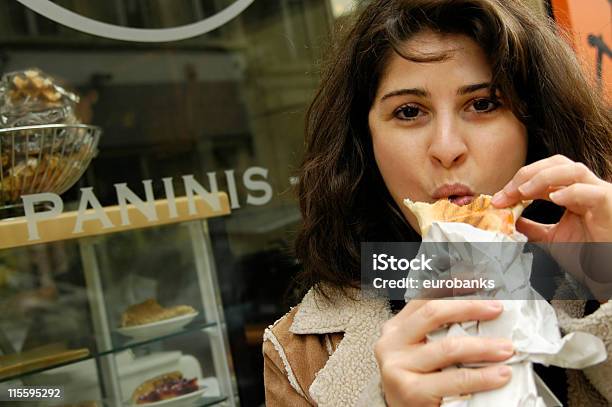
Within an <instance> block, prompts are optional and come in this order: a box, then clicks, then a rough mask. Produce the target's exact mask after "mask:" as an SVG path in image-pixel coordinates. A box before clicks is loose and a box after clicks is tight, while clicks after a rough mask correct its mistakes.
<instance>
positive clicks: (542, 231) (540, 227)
mask: <svg viewBox="0 0 612 407" xmlns="http://www.w3.org/2000/svg"><path fill="white" fill-rule="evenodd" d="M553 227H554V225H546V224H543V223H538V222H534V221H532V220H530V219H527V218H524V217H520V218H519V219H518V221H517V222H516V229H517V230H518V231H519V232H521V233H522V234H524V235H525V236H527V238H528V239H529V241H530V242H547V241H548V240H549V238H548V237H549V235H550V231H551V230H552V228H553Z"/></svg>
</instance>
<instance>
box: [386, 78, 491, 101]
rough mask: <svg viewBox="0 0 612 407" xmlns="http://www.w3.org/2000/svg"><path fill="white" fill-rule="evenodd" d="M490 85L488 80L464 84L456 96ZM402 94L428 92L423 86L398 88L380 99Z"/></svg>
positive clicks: (424, 93)
mask: <svg viewBox="0 0 612 407" xmlns="http://www.w3.org/2000/svg"><path fill="white" fill-rule="evenodd" d="M490 87H491V83H490V82H481V83H474V84H472V85H466V86H462V87H460V88H459V89H458V90H457V96H463V95H467V94H470V93H474V92H476V91H478V90H480V89H488V88H490ZM404 95H414V96H419V97H427V96H429V92H427V91H426V90H425V89H423V88H406V89H398V90H394V91H392V92H389V93H387V94H386V95H384V96H383V97H382V98H380V101H381V102H382V101H384V100H385V99H388V98H391V97H395V96H404Z"/></svg>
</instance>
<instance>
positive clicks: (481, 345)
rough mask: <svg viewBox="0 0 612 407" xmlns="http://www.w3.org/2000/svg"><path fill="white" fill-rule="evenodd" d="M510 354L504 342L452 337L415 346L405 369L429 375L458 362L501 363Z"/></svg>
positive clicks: (512, 352) (500, 340)
mask: <svg viewBox="0 0 612 407" xmlns="http://www.w3.org/2000/svg"><path fill="white" fill-rule="evenodd" d="M513 354H514V347H513V346H512V342H511V341H510V340H508V339H494V338H478V337H473V336H454V337H447V338H444V339H441V340H439V341H433V342H427V343H426V344H425V345H418V346H415V347H414V348H413V349H412V350H411V352H410V357H409V358H406V368H407V369H408V370H410V371H413V372H420V373H429V372H433V371H435V370H439V369H442V368H445V367H447V366H451V365H455V364H458V363H480V362H502V361H504V360H506V359H508V358H509V357H510V356H512V355H513Z"/></svg>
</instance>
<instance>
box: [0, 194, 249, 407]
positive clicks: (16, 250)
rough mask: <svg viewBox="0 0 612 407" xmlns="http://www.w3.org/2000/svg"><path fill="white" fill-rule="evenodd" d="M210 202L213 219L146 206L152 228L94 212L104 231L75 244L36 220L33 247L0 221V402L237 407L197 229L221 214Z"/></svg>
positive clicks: (66, 217)
mask: <svg viewBox="0 0 612 407" xmlns="http://www.w3.org/2000/svg"><path fill="white" fill-rule="evenodd" d="M215 195H216V198H217V199H218V202H220V203H221V207H220V208H214V209H213V207H212V206H211V204H210V203H209V201H205V200H203V199H201V198H200V197H196V198H193V200H192V201H191V202H189V200H188V199H187V198H176V199H173V200H172V203H171V204H169V202H168V201H167V200H157V201H155V202H154V205H153V206H154V207H155V213H156V217H155V219H153V220H152V219H151V218H150V217H147V216H145V215H146V213H145V211H143V210H142V206H140V207H137V206H135V205H133V204H129V205H124V206H123V207H119V206H111V207H104V208H102V211H103V212H104V215H105V216H106V218H107V219H108V220H110V222H111V223H112V225H113V227H108V225H107V227H106V228H105V227H103V222H100V221H99V220H96V219H90V220H88V221H85V222H82V226H83V227H82V231H80V232H79V233H73V230H74V225H75V222H76V221H77V217H78V216H79V214H78V212H77V211H74V212H64V213H62V214H60V215H58V216H55V217H48V218H45V219H42V218H41V219H40V220H38V222H37V224H36V225H35V227H37V230H38V234H39V239H36V240H29V239H30V237H31V235H30V234H29V232H31V229H29V228H31V227H32V224H29V225H28V219H26V218H24V217H19V218H11V219H4V220H1V221H0V391H3V392H6V390H7V389H9V388H19V387H23V386H48V387H61V388H62V389H63V398H62V400H57V401H29V402H19V405H21V406H28V405H32V406H47V405H49V406H75V405H79V406H100V407H102V406H109V407H119V406H122V407H124V406H132V405H139V406H151V407H157V406H160V407H161V406H163V407H179V406H180V407H196V406H198V407H199V406H212V405H220V406H235V405H238V403H239V402H238V396H237V385H236V379H235V374H234V371H233V365H232V359H231V354H230V352H229V345H228V337H227V329H226V324H225V317H224V314H223V307H222V303H221V297H220V291H219V286H218V282H217V275H216V271H215V270H216V269H215V259H214V257H213V251H212V245H211V240H210V234H209V230H208V223H207V219H209V218H211V217H216V216H224V215H228V214H229V213H230V207H229V200H228V197H227V195H226V194H225V193H223V192H220V193H216V194H215ZM88 211H90V212H92V213H93V211H94V210H93V209H89V210H88ZM82 215H83V213H81V216H82ZM126 219H129V222H125V220H126ZM30 222H32V220H31V219H30ZM0 403H2V402H0Z"/></svg>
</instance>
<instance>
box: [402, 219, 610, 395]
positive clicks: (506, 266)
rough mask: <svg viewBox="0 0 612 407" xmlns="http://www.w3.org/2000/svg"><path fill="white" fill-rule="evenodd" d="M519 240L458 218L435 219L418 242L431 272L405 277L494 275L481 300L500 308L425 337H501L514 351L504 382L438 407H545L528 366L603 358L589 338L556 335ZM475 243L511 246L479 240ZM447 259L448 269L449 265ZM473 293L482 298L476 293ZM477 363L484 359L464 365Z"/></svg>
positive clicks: (411, 294)
mask: <svg viewBox="0 0 612 407" xmlns="http://www.w3.org/2000/svg"><path fill="white" fill-rule="evenodd" d="M526 241H527V239H526V238H525V236H523V235H521V234H519V233H516V234H515V235H514V236H512V237H508V236H506V235H503V234H500V233H493V232H489V231H485V230H481V229H477V228H475V227H473V226H471V225H468V224H464V223H445V222H434V223H433V224H432V226H431V228H430V229H429V232H428V234H427V235H426V236H425V237H424V238H423V242H427V244H424V245H422V246H421V249H420V251H419V255H420V254H422V253H424V254H425V255H426V256H428V258H429V257H432V256H433V257H434V258H435V260H434V261H433V262H432V264H433V269H434V270H433V271H420V270H419V271H410V273H409V277H412V278H417V279H419V280H421V281H423V280H425V279H429V280H436V279H446V278H449V277H452V275H454V274H457V275H465V274H469V275H471V276H473V278H475V279H477V278H479V277H480V276H486V278H487V279H494V280H495V289H492V290H489V291H485V292H484V297H488V298H497V299H500V300H501V301H502V303H503V305H504V311H503V312H502V314H501V315H500V316H499V317H498V318H496V319H494V320H491V321H482V322H479V321H470V322H465V323H461V324H453V325H451V326H449V327H448V328H444V329H440V330H438V331H436V332H433V333H431V334H430V335H428V340H433V341H435V340H439V339H441V338H444V337H447V336H466V335H470V336H481V337H496V338H508V339H510V340H512V343H513V344H514V348H515V355H514V356H513V357H512V358H510V359H509V360H507V361H506V362H504V363H505V364H508V365H510V366H512V373H513V374H512V379H511V381H510V382H509V383H508V384H507V385H506V386H504V387H502V388H501V389H497V390H492V391H487V392H481V393H476V394H473V395H471V397H469V398H467V399H463V400H456V401H449V402H443V403H442V406H444V407H450V406H452V407H485V406H486V407H488V406H491V405H495V406H496V407H501V406H508V407H531V406H534V407H540V406H546V404H545V403H544V401H543V399H542V398H541V397H540V396H539V395H538V391H537V386H536V379H535V374H534V372H533V368H532V363H541V364H544V365H555V366H560V367H564V368H572V369H582V368H585V367H587V366H591V365H594V364H597V363H600V362H603V361H604V360H605V359H606V357H607V354H606V349H605V346H604V344H603V342H602V341H601V339H599V338H598V337H596V336H594V335H591V334H588V333H584V332H574V333H571V334H569V335H566V336H565V337H563V338H562V337H561V334H560V331H559V326H558V322H557V317H556V314H555V311H554V309H553V308H552V306H551V305H550V304H549V303H548V302H547V301H545V300H544V299H542V297H541V296H540V295H539V294H538V293H537V292H536V291H535V290H534V289H533V288H532V287H531V286H530V284H529V277H530V275H531V264H532V256H531V255H530V254H529V253H523V246H524V243H525V242H526ZM436 242H437V243H439V244H436ZM477 242H500V243H501V242H507V243H511V244H486V245H485V244H478V243H477ZM473 243H474V244H473ZM521 243H522V244H521ZM449 264H452V267H450V268H449ZM449 274H451V275H450V276H449ZM418 294H419V291H418V290H410V289H409V290H407V291H406V295H405V298H406V301H409V300H410V299H412V298H415V297H416V296H417V295H418ZM465 298H466V299H467V298H470V297H465ZM478 298H483V292H482V291H481V292H479V296H478ZM513 298H515V299H513ZM483 365H486V364H479V365H478V364H470V365H464V366H463V367H477V366H483ZM457 367H458V366H453V367H450V368H449V369H456V368H457Z"/></svg>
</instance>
